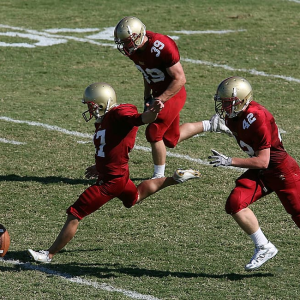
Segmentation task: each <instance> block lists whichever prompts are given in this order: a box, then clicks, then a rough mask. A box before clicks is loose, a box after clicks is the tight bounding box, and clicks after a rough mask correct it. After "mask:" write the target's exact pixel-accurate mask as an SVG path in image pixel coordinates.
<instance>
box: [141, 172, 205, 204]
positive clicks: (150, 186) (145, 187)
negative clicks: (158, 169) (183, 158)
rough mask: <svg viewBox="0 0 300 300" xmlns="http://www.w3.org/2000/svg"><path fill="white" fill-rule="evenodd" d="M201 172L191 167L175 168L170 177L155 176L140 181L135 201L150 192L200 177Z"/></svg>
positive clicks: (143, 197) (147, 195) (148, 194)
mask: <svg viewBox="0 0 300 300" xmlns="http://www.w3.org/2000/svg"><path fill="white" fill-rule="evenodd" d="M200 177H201V174H200V172H199V171H198V170H193V169H187V170H182V169H177V170H176V171H175V172H174V174H173V176H172V177H164V178H155V179H149V180H145V181H143V182H141V183H140V184H139V185H138V187H137V190H138V195H139V197H138V200H137V203H139V202H141V201H142V200H143V199H145V198H147V197H149V196H151V195H152V194H154V193H156V192H158V191H160V190H162V189H164V188H166V187H168V186H171V185H174V184H179V183H184V182H186V181H187V180H190V179H195V178H200Z"/></svg>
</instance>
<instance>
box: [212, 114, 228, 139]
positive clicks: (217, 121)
mask: <svg viewBox="0 0 300 300" xmlns="http://www.w3.org/2000/svg"><path fill="white" fill-rule="evenodd" d="M209 122H210V126H211V127H210V131H213V132H222V133H226V134H227V135H229V136H232V132H231V131H230V129H229V128H228V127H227V126H226V125H225V121H224V120H223V119H221V118H220V116H219V114H215V115H213V116H212V117H211V118H210V120H209Z"/></svg>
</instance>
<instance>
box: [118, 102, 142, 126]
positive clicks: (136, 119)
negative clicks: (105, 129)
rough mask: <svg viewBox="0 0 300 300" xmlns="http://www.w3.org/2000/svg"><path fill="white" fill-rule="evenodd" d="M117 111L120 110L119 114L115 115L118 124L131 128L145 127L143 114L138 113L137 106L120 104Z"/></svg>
mask: <svg viewBox="0 0 300 300" xmlns="http://www.w3.org/2000/svg"><path fill="white" fill-rule="evenodd" d="M116 109H117V110H118V113H117V114H115V116H116V121H117V122H120V123H121V124H124V126H126V125H129V126H131V127H134V126H141V125H144V123H143V121H142V114H140V113H139V112H138V110H137V108H136V106H134V105H132V104H120V105H119V106H118V107H117V108H116Z"/></svg>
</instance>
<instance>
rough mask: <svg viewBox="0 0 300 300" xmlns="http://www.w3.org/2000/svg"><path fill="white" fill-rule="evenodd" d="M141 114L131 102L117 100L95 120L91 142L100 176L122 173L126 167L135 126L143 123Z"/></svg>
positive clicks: (133, 140)
mask: <svg viewBox="0 0 300 300" xmlns="http://www.w3.org/2000/svg"><path fill="white" fill-rule="evenodd" d="M143 124H144V123H143V122H142V117H141V114H139V113H138V110H137V108H136V106H134V105H132V104H120V105H118V106H116V107H113V108H112V109H111V110H109V111H108V112H107V113H106V114H105V116H104V118H103V120H102V122H101V123H99V124H98V123H96V124H95V126H96V131H95V134H94V145H95V148H96V153H95V161H96V167H97V171H98V172H99V174H100V176H99V179H104V178H105V177H106V176H109V177H110V176H123V175H124V174H125V173H126V172H127V171H128V160H129V152H130V151H131V150H132V148H133V147H134V143H135V138H136V133H137V130H138V127H137V126H140V125H143Z"/></svg>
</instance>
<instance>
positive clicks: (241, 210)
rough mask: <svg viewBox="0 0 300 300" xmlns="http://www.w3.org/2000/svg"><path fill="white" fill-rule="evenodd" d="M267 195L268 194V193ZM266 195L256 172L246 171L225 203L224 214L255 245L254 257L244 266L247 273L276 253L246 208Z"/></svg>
mask: <svg viewBox="0 0 300 300" xmlns="http://www.w3.org/2000/svg"><path fill="white" fill-rule="evenodd" d="M267 193H270V191H269V192H267ZM267 193H265V192H264V191H263V187H262V185H261V183H260V180H259V177H258V171H255V170H248V171H246V172H245V173H244V174H243V175H242V176H241V177H240V178H238V179H237V180H236V187H235V188H234V189H233V191H232V192H231V194H230V195H229V197H228V199H227V202H226V207H225V209H226V212H227V213H229V214H230V215H232V217H233V219H234V220H235V221H236V222H237V224H238V225H239V226H240V227H241V229H242V230H243V231H244V232H245V233H247V234H248V236H249V237H250V238H251V240H252V241H253V243H254V245H255V249H254V255H253V256H252V258H251V259H250V262H249V263H248V264H247V265H246V266H245V270H247V271H252V270H256V269H258V268H259V267H260V266H262V265H263V264H264V263H265V262H267V261H268V260H269V259H270V258H272V257H274V256H275V255H276V254H277V252H278V250H277V249H276V247H275V246H274V245H273V244H272V243H271V242H269V241H268V239H267V238H266V237H265V235H264V233H263V232H262V230H261V228H260V227H259V223H258V220H257V218H256V216H255V214H254V213H253V212H252V210H251V209H249V207H248V206H249V205H250V204H251V203H254V202H255V201H256V200H258V199H260V198H261V197H263V196H265V195H267Z"/></svg>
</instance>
